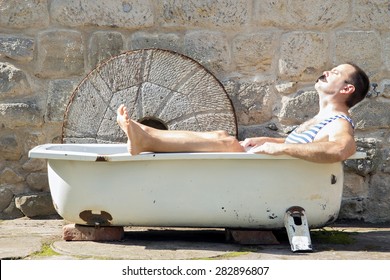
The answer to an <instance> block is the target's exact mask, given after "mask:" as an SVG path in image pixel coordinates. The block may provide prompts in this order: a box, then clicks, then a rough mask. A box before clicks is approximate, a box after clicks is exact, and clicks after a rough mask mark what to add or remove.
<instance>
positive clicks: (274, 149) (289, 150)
mask: <svg viewBox="0 0 390 280" xmlns="http://www.w3.org/2000/svg"><path fill="white" fill-rule="evenodd" d="M252 151H253V152H255V153H261V154H269V155H289V156H292V157H296V158H300V159H304V160H308V161H312V162H318V163H330V162H340V161H343V160H346V159H347V158H349V157H350V156H352V155H353V154H354V153H355V151H356V143H355V139H354V136H353V130H352V128H351V127H350V124H349V123H347V122H345V121H343V122H337V124H336V123H335V125H333V126H332V129H331V132H330V133H329V135H328V137H327V139H321V140H319V141H316V142H312V143H307V144H288V143H271V142H266V143H264V144H263V145H260V146H257V147H255V148H254V149H252Z"/></svg>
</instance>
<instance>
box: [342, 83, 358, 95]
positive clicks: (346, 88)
mask: <svg viewBox="0 0 390 280" xmlns="http://www.w3.org/2000/svg"><path fill="white" fill-rule="evenodd" d="M354 92H355V86H354V85H351V84H346V85H345V86H344V87H343V88H342V89H341V93H344V94H351V93H354Z"/></svg>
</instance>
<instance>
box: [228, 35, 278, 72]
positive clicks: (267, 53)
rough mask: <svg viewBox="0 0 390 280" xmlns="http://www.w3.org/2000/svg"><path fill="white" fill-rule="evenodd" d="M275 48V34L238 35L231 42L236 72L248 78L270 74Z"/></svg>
mask: <svg viewBox="0 0 390 280" xmlns="http://www.w3.org/2000/svg"><path fill="white" fill-rule="evenodd" d="M275 48H277V36H276V33H275V32H264V33H250V34H244V35H238V36H237V37H235V38H234V39H233V42H232V57H233V62H234V63H235V66H236V69H237V71H238V72H240V73H243V74H246V75H249V76H253V75H256V74H258V73H263V72H270V70H271V66H272V64H273V61H274V57H275Z"/></svg>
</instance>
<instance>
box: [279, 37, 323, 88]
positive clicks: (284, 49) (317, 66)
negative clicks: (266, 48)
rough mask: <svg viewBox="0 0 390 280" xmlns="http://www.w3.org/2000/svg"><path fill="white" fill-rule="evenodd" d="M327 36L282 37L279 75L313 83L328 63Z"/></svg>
mask: <svg viewBox="0 0 390 280" xmlns="http://www.w3.org/2000/svg"><path fill="white" fill-rule="evenodd" d="M328 50H329V43H328V39H327V35H326V34H325V33H320V32H291V33H287V34H285V35H283V36H282V39H281V50H280V59H279V65H278V67H279V75H280V76H281V77H282V78H295V79H299V80H300V81H314V80H315V79H316V78H317V77H318V76H319V74H320V73H322V71H324V68H325V66H326V65H327V61H328V55H329V54H328Z"/></svg>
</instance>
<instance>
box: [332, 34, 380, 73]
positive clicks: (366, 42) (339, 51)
mask: <svg viewBox="0 0 390 280" xmlns="http://www.w3.org/2000/svg"><path fill="white" fill-rule="evenodd" d="M335 42H336V44H335V61H336V63H337V64H339V63H345V62H348V61H352V62H354V63H356V64H357V65H359V66H360V67H362V68H363V69H364V70H365V71H366V72H367V74H368V75H369V76H372V75H373V74H375V73H377V72H379V70H380V69H381V68H382V65H383V61H382V56H381V55H380V53H382V47H381V46H382V42H381V40H380V37H379V35H378V33H377V32H375V31H344V30H343V31H338V32H336V40H335ZM351 46H353V52H352V51H351Z"/></svg>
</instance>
